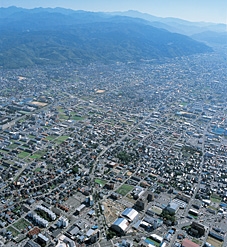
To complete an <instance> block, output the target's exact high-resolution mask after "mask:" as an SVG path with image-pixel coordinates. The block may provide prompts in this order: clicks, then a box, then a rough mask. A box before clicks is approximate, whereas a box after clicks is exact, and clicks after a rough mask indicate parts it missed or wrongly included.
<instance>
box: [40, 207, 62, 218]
mask: <svg viewBox="0 0 227 247" xmlns="http://www.w3.org/2000/svg"><path fill="white" fill-rule="evenodd" d="M36 210H38V211H44V212H45V213H47V214H48V216H49V217H50V219H51V220H56V218H57V216H56V214H55V213H53V212H52V211H51V210H50V209H48V208H46V207H43V206H41V205H37V207H36Z"/></svg>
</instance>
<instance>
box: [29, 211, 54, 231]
mask: <svg viewBox="0 0 227 247" xmlns="http://www.w3.org/2000/svg"><path fill="white" fill-rule="evenodd" d="M28 217H30V218H32V219H33V220H34V221H35V223H36V224H38V225H40V226H42V227H45V228H46V227H48V223H49V222H48V221H47V220H45V219H43V218H41V217H40V216H39V215H37V214H35V213H32V212H30V213H28Z"/></svg>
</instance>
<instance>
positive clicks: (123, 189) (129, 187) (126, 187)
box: [116, 184, 134, 196]
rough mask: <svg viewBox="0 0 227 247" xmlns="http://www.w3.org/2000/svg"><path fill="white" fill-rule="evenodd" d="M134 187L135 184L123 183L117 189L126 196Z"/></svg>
mask: <svg viewBox="0 0 227 247" xmlns="http://www.w3.org/2000/svg"><path fill="white" fill-rule="evenodd" d="M133 188H134V186H132V185H129V184H123V185H122V186H121V187H120V188H118V189H117V191H116V192H117V193H118V194H120V195H122V196H125V195H126V194H128V192H129V191H131V190H132V189H133Z"/></svg>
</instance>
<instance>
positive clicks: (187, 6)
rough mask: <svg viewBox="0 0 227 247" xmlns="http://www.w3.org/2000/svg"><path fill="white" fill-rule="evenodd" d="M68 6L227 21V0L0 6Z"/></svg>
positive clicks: (12, 0)
mask: <svg viewBox="0 0 227 247" xmlns="http://www.w3.org/2000/svg"><path fill="white" fill-rule="evenodd" d="M8 6H18V7H24V8H35V7H64V8H70V9H75V10H87V11H101V12H102V11H103V12H110V11H126V10H138V11H140V12H143V13H148V14H151V15H155V16H160V17H177V18H181V19H185V20H189V21H206V22H215V23H227V0H0V7H8Z"/></svg>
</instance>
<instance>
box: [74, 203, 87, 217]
mask: <svg viewBox="0 0 227 247" xmlns="http://www.w3.org/2000/svg"><path fill="white" fill-rule="evenodd" d="M85 208H86V205H85V204H81V205H80V206H79V207H78V208H77V209H76V212H75V214H76V215H79V214H80V213H81V212H82V211H83V210H84V209H85Z"/></svg>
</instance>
